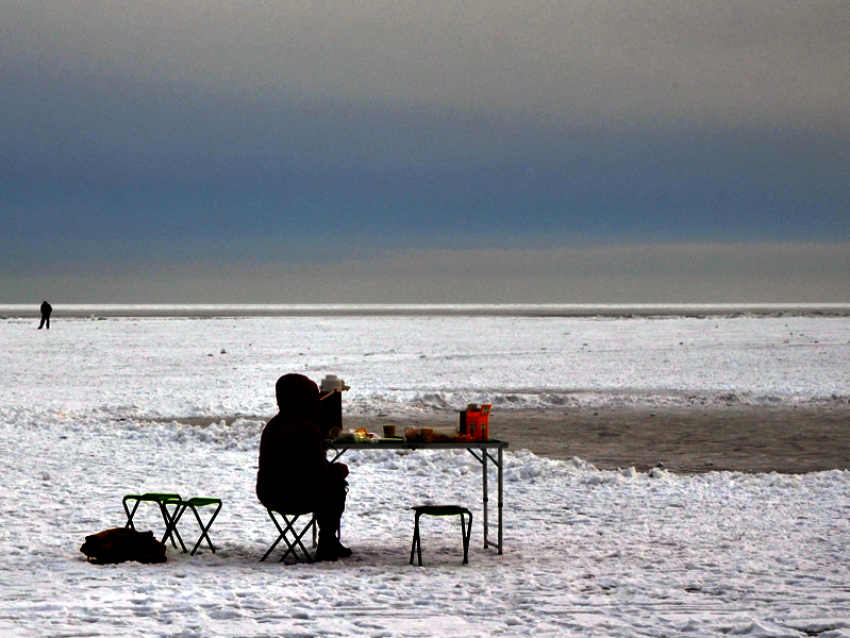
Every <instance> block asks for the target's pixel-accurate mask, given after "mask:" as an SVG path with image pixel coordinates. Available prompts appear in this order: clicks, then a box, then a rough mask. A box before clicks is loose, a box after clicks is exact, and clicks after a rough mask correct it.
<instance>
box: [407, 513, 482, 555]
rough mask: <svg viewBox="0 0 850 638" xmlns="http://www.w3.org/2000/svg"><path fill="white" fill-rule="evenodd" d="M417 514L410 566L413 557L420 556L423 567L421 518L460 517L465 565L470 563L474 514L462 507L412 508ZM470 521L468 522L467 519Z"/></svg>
mask: <svg viewBox="0 0 850 638" xmlns="http://www.w3.org/2000/svg"><path fill="white" fill-rule="evenodd" d="M410 509H412V510H413V511H415V512H416V522H415V524H414V526H413V545H412V546H411V548H410V564H411V565H412V564H413V557H414V556H418V558H419V566H420V567H421V566H422V540H421V539H420V537H419V517H420V516H422V515H423V514H424V515H426V516H460V532H461V534H462V535H463V564H464V565H467V564H468V563H469V537H470V536H471V535H472V512H470V511H469V510H468V509H466V508H465V507H461V506H460V505H416V506H415V507H411V508H410ZM467 516H468V517H469V521H468V522H467V521H466V517H467Z"/></svg>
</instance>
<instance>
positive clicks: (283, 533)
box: [260, 509, 317, 563]
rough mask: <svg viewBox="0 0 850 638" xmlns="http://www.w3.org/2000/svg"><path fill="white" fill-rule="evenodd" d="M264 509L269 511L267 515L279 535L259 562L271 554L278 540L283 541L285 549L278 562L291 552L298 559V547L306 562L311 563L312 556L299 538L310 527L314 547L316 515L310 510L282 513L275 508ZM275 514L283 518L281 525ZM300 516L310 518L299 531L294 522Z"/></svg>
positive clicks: (315, 544)
mask: <svg viewBox="0 0 850 638" xmlns="http://www.w3.org/2000/svg"><path fill="white" fill-rule="evenodd" d="M266 511H267V512H268V513H269V517H270V518H271V519H272V522H273V523H274V524H275V527H277V531H278V532H280V536H278V537H277V540H276V541H275V542H274V543H272V545H271V547H269V549H268V550H267V551H266V553H265V554H264V555H263V557H262V558H261V559H260V562H262V561H264V560H266V558H268V556H269V554H271V553H272V551H274V548H275V547H277V545H278V543H280V541H283V542H284V543H285V544H286V547H287V549H286V551H285V552H284V553H283V556H281V557H280V560H279V561H278V562H280V563H282V562H283V561H284V560H286V557H287V556H289V555H290V554H292V556H293V557H294V558H295V560H298V553H299V549H300V551H301V553H302V554H303V556H304V559H305V560H306V561H307V562H308V563H312V562H313V557H312V556H310V554H309V553H308V552H307V548H306V547H304V543H303V542H301V539H302V538H304V535H305V534H306V533H307V531H308V530H310V529H311V528H312V530H313V547H314V548H315V547H316V546H317V542H316V516H315V514H313V513H312V512H302V513H300V514H284V513H283V512H280V511H277V510H270V509H267V510H266ZM275 514H277V515H278V516H280V517H281V518H282V519H283V523H284V525H283V526H281V524H280V523H279V522H278V520H277V518H275ZM302 516H309V517H310V520H309V521H308V522H307V524H306V525H305V526H304V527H303V528H302V530H301V531H300V532H298V531H297V530H296V529H295V523H296V522H297V521H298V519H299V518H300V517H302ZM290 537H291V539H290Z"/></svg>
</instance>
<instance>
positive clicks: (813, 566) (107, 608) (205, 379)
mask: <svg viewBox="0 0 850 638" xmlns="http://www.w3.org/2000/svg"><path fill="white" fill-rule="evenodd" d="M0 340H2V343H3V348H2V349H0V441H2V444H0V509H2V517H1V518H0V521H2V525H0V635H2V636H334V635H336V636H360V635H362V636H373V637H378V636H492V635H504V636H536V635H541V636H572V635H586V636H757V637H762V636H822V637H824V638H831V637H839V636H850V552H848V541H850V473H848V472H842V471H831V472H822V473H813V474H807V475H800V476H788V475H778V474H761V475H745V474H737V473H725V472H714V473H708V474H703V475H696V476H680V475H675V474H671V473H668V472H666V471H664V470H658V469H655V470H652V471H651V472H650V473H648V474H647V473H638V472H636V471H635V470H634V469H631V468H629V469H624V470H622V471H599V470H597V469H596V468H594V467H593V466H591V465H589V464H587V463H585V462H583V461H582V460H580V459H573V460H571V461H554V460H550V459H545V458H539V457H536V456H534V455H533V454H531V453H529V452H527V451H523V450H513V449H511V450H510V451H508V452H507V453H506V456H505V504H504V507H505V510H504V511H505V537H504V540H505V552H504V555H501V556H500V555H498V554H497V552H496V551H495V550H493V549H484V548H483V547H482V543H481V537H482V530H481V518H482V505H481V470H480V465H479V464H478V462H477V461H476V460H475V459H474V458H473V457H472V456H471V455H469V454H467V453H466V452H444V451H430V452H423V451H416V452H412V453H411V452H398V451H392V450H379V449H375V450H374V451H372V450H369V451H364V452H360V453H349V454H348V455H346V457H344V458H345V460H346V462H347V463H348V464H349V466H350V467H351V470H352V476H351V492H350V494H349V501H348V509H347V511H346V514H345V516H344V518H343V530H342V534H343V541H344V542H345V543H346V544H347V545H350V546H351V547H352V548H353V549H354V551H355V554H354V556H352V557H351V558H350V559H347V560H343V561H339V562H336V563H322V564H315V565H307V564H297V565H282V564H279V563H277V562H275V561H273V560H270V561H267V562H264V563H260V562H259V558H260V557H261V556H262V554H263V553H264V552H265V550H266V548H267V547H268V545H269V544H270V543H271V542H272V541H273V540H274V538H275V536H276V534H275V530H274V528H273V526H272V523H271V521H269V520H268V518H267V516H266V513H265V511H264V510H263V509H262V507H261V506H260V504H259V503H258V502H257V500H256V497H255V496H254V481H255V473H256V460H257V449H258V444H259V436H260V432H261V429H262V426H263V424H264V420H263V416H264V415H265V416H267V415H270V414H272V413H273V412H274V392H273V385H274V381H275V380H276V378H277V377H278V376H279V375H280V374H282V373H285V372H290V371H300V372H303V373H305V374H307V375H308V376H311V377H312V378H314V379H317V380H318V379H320V378H321V377H322V376H324V375H325V374H329V373H333V374H337V375H339V376H341V377H343V378H344V379H345V381H346V383H347V384H349V385H350V386H351V387H352V389H351V390H350V391H349V392H348V393H346V395H345V398H344V404H345V407H346V410H347V411H351V412H358V413H362V414H367V415H368V414H374V415H375V418H376V424H379V423H381V422H387V421H391V417H392V415H393V414H395V413H402V412H410V411H432V410H433V411H438V414H445V415H446V418H447V419H449V420H453V412H452V410H453V409H460V408H462V407H464V406H465V404H466V403H467V402H468V401H483V400H490V401H492V402H493V403H494V405H495V407H494V410H506V409H510V408H511V407H513V406H517V407H546V406H556V407H558V408H559V409H569V407H570V406H580V405H604V404H624V403H631V404H648V405H666V404H677V405H678V404H682V405H684V404H688V403H705V404H715V403H729V402H743V403H753V404H759V403H770V404H778V405H784V404H787V405H794V404H800V403H814V404H818V403H828V404H840V403H845V404H846V403H847V401H848V396H850V370H849V369H848V368H850V367H848V366H847V353H848V344H850V319H848V318H841V317H772V318H755V317H735V318H729V317H714V318H709V319H682V318H664V319H648V318H645V319H640V318H631V319H603V320H599V319H590V318H588V319H575V318H574V319H567V318H533V317H501V318H500V317H472V318H469V317H467V318H464V317H360V318H356V317H355V318H346V317H325V318H311V317H299V318H293V317H288V318H287V317H279V318H274V317H261V318H240V319H167V318H147V319H141V318H140V319H133V318H117V319H106V320H96V319H63V320H61V321H59V320H54V325H53V327H52V329H51V330H50V331H36V330H35V325H34V324H33V322H32V321H31V320H26V321H25V320H18V319H12V320H4V321H0ZM239 415H241V416H239ZM383 415H386V416H383ZM225 416H226V417H228V418H230V417H232V416H239V418H237V420H236V421H235V422H234V423H233V424H232V425H227V424H225V422H224V421H223V420H222V418H223V417H225ZM185 417H201V418H202V419H203V418H208V419H209V422H208V423H209V424H208V425H205V426H202V427H197V426H189V425H184V424H181V423H178V419H180V418H185ZM490 480H491V482H493V481H495V473H491V474H490ZM491 484H492V483H491ZM141 491H177V492H179V493H181V494H182V495H184V496H195V495H198V496H218V497H220V498H222V499H223V500H224V507H223V509H222V512H221V514H220V515H219V517H218V519H217V520H216V522H215V524H214V525H213V528H212V531H211V535H212V538H213V541H214V542H215V543H216V546H217V549H218V551H217V552H216V553H211V552H209V551H206V550H205V551H202V552H200V553H199V554H197V555H196V556H189V555H183V554H180V553H178V552H175V551H174V550H173V549H171V548H169V553H168V562H167V563H165V564H161V565H141V564H138V563H123V564H120V565H113V566H95V565H90V564H88V563H86V562H85V560H84V557H83V555H82V554H81V553H79V551H78V550H79V546H80V545H81V544H82V542H83V540H84V537H85V536H86V535H88V534H92V533H95V532H97V531H101V530H103V529H106V528H109V527H115V526H121V525H123V524H124V522H125V517H124V513H123V509H122V507H121V497H122V496H123V495H124V494H127V493H132V492H141ZM491 499H492V495H491ZM426 502H446V503H460V504H464V505H467V506H468V507H470V509H471V510H472V511H473V513H474V515H475V525H474V528H473V541H472V545H471V548H470V564H469V565H466V566H464V565H462V564H461V558H462V548H461V539H460V532H459V530H458V527H459V524H458V523H457V520H456V519H448V520H443V519H423V523H422V524H423V540H422V545H423V560H424V562H425V566H424V567H422V568H419V567H413V566H410V565H408V559H409V551H410V542H411V535H412V529H413V516H412V512H410V510H409V509H408V508H409V507H410V506H412V505H415V504H420V503H426ZM490 505H491V509H494V506H495V503H494V499H493V500H491V502H490ZM492 520H493V518H492V513H491V521H492ZM137 523H138V524H139V527H140V528H141V529H148V528H150V529H154V530H155V533H157V534H161V532H162V522H161V520H160V519H159V517H158V513H157V512H156V511H155V509H154V508H153V507H146V506H145V505H143V506H142V508H141V509H140V513H139V514H138V515H137ZM193 525H194V523H193V521H190V520H188V519H185V520H184V522H183V523H181V530H185V531H184V535H185V536H187V537H190V536H192V535H193V533H194V528H193ZM491 533H493V530H492V529H491Z"/></svg>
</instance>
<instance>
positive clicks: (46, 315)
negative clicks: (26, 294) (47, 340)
mask: <svg viewBox="0 0 850 638" xmlns="http://www.w3.org/2000/svg"><path fill="white" fill-rule="evenodd" d="M51 312H53V306H51V305H50V304H49V303H47V302H46V301H42V302H41V323H40V324H38V329H39V330H41V329H42V328H44V327H45V326H47V329H48V330H50V313H51Z"/></svg>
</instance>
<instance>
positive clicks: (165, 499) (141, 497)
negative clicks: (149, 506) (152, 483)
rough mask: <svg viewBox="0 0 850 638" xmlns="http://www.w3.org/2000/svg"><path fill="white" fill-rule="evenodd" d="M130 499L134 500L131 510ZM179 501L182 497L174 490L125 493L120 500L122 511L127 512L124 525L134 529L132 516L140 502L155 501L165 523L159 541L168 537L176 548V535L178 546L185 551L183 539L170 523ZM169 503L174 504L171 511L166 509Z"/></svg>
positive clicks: (178, 507) (163, 540)
mask: <svg viewBox="0 0 850 638" xmlns="http://www.w3.org/2000/svg"><path fill="white" fill-rule="evenodd" d="M130 501H135V504H134V505H133V509H132V510H131V509H130V508H129V506H128V505H127V503H128V502H130ZM181 501H182V499H181V498H180V495H179V494H177V493H175V492H145V493H144V494H127V495H126V496H125V497H124V500H123V501H122V504H123V505H124V512H126V514H127V522H126V523H125V525H124V527H129V528H130V529H136V526H135V525H133V517H134V516H135V515H136V510H138V509H139V504H140V503H156V504H157V505H159V512H160V514H162V520H163V522H164V523H165V534H163V536H162V540H161V541H160V542H162V543H164V542H165V541H166V539H170V540H171V545H172V546H173V547H174V548H176V547H177V543H176V542H175V541H174V537H175V536H176V537H177V540H178V541H179V542H180V547H181V548H182V549H183V552H184V553H185V552H186V546H185V545H184V544H183V539H182V538H180V533H179V532H178V531H177V528H176V527H175V526H174V524H173V523H172V521H173V520H174V516H175V515H176V514H177V512H178V511H179V510H180V503H181ZM169 505H173V506H174V509H173V511H169V510H168V506H169Z"/></svg>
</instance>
